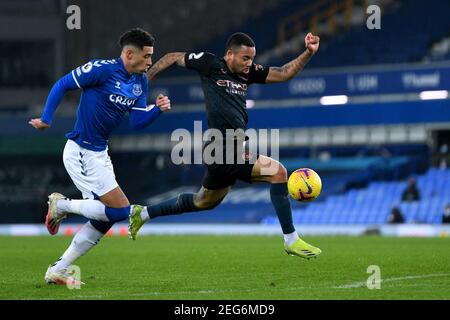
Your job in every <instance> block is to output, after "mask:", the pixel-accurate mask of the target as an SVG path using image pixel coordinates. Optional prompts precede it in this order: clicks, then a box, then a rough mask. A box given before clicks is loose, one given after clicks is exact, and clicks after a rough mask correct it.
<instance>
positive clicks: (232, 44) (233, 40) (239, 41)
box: [226, 32, 255, 50]
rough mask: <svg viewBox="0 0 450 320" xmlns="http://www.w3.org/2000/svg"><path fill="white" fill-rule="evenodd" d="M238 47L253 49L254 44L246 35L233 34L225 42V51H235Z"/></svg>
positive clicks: (240, 33) (241, 33)
mask: <svg viewBox="0 0 450 320" xmlns="http://www.w3.org/2000/svg"><path fill="white" fill-rule="evenodd" d="M240 46H247V47H255V42H254V41H253V39H252V38H250V36H249V35H248V34H245V33H243V32H236V33H233V34H232V35H231V36H230V37H229V38H228V40H227V46H226V50H229V49H233V50H235V49H237V48H239V47H240Z"/></svg>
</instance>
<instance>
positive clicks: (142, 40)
mask: <svg viewBox="0 0 450 320" xmlns="http://www.w3.org/2000/svg"><path fill="white" fill-rule="evenodd" d="M154 43H155V38H153V36H152V35H151V34H150V33H148V32H147V31H145V30H143V29H141V28H133V29H131V30H128V31H127V32H125V33H124V34H123V35H122V36H121V37H120V39H119V45H120V48H121V49H123V48H124V47H125V46H127V45H132V46H135V47H137V48H139V49H141V50H142V49H144V47H147V46H148V47H153V45H154Z"/></svg>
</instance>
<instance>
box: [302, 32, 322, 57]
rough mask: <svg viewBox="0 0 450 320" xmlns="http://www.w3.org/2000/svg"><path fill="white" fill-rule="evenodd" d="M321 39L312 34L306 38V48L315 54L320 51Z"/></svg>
mask: <svg viewBox="0 0 450 320" xmlns="http://www.w3.org/2000/svg"><path fill="white" fill-rule="evenodd" d="M319 44H320V38H319V37H318V36H314V35H313V34H312V33H311V32H310V33H308V34H307V35H306V37H305V46H306V49H307V50H308V52H309V53H310V54H315V53H316V52H317V50H319Z"/></svg>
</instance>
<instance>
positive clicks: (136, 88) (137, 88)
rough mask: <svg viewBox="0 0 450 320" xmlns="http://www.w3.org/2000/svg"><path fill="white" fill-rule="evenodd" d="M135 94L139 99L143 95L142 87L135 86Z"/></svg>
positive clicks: (137, 84) (136, 84)
mask: <svg viewBox="0 0 450 320" xmlns="http://www.w3.org/2000/svg"><path fill="white" fill-rule="evenodd" d="M133 94H134V95H135V96H136V97H139V96H140V95H141V94H142V86H141V85H140V84H139V83H135V84H133Z"/></svg>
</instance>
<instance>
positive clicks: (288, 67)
mask: <svg viewBox="0 0 450 320" xmlns="http://www.w3.org/2000/svg"><path fill="white" fill-rule="evenodd" d="M319 44H320V38H319V37H318V36H314V35H313V34H312V33H308V34H307V35H306V37H305V45H306V50H305V51H304V52H303V53H302V54H301V55H299V56H298V57H297V58H296V59H294V60H292V61H291V62H289V63H286V64H285V65H284V66H282V67H281V68H280V67H270V69H269V74H268V75H267V78H266V83H275V82H285V81H288V80H291V79H292V78H293V77H295V76H296V75H297V74H298V73H299V72H300V71H302V70H303V68H304V67H305V66H306V64H307V63H308V62H309V60H310V59H311V58H312V56H313V55H315V54H316V52H317V50H319Z"/></svg>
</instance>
